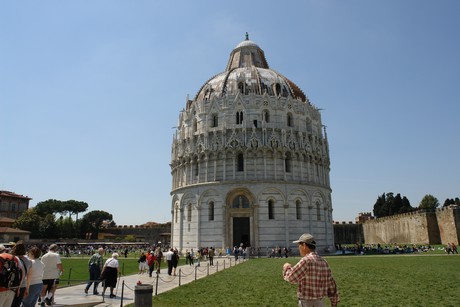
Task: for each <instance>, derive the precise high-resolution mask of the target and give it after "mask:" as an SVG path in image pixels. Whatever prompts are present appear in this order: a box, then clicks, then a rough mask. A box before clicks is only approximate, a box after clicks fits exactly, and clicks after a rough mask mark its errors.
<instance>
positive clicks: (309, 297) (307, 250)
mask: <svg viewBox="0 0 460 307" xmlns="http://www.w3.org/2000/svg"><path fill="white" fill-rule="evenodd" d="M293 243H297V244H298V245H299V252H300V255H301V256H302V259H300V261H299V262H298V263H297V264H296V265H295V266H294V267H292V266H291V264H290V263H285V264H284V265H283V278H284V280H285V281H287V282H289V283H291V284H297V285H298V287H297V298H298V299H299V301H298V306H299V307H323V306H326V305H325V302H324V298H325V297H329V299H330V301H331V307H336V306H337V304H338V301H339V294H338V291H337V285H336V283H335V280H334V278H333V277H332V272H331V269H330V268H329V265H328V263H327V262H326V260H324V259H323V258H321V257H320V256H319V255H318V254H317V253H316V242H315V240H314V238H313V236H312V235H311V234H308V233H304V234H303V235H301V236H300V238H299V239H298V240H296V241H293Z"/></svg>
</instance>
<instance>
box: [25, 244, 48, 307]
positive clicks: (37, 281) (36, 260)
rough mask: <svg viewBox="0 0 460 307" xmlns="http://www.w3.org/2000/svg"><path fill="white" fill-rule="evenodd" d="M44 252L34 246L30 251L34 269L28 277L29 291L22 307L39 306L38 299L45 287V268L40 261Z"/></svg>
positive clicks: (32, 268)
mask: <svg viewBox="0 0 460 307" xmlns="http://www.w3.org/2000/svg"><path fill="white" fill-rule="evenodd" d="M41 254H42V251H41V250H40V249H39V248H38V247H36V246H33V247H32V248H31V249H30V250H29V259H30V261H32V267H31V268H30V270H29V276H27V289H29V290H28V295H27V296H25V297H24V299H23V300H22V305H21V307H34V306H35V304H37V300H38V297H39V296H40V292H41V290H42V287H43V270H44V269H45V266H44V264H43V262H42V261H41V260H40V256H41Z"/></svg>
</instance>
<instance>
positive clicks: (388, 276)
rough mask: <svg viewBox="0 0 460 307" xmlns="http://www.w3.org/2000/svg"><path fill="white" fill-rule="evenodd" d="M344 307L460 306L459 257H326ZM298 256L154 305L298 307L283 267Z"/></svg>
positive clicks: (210, 281)
mask: <svg viewBox="0 0 460 307" xmlns="http://www.w3.org/2000/svg"><path fill="white" fill-rule="evenodd" d="M326 259H327V261H328V262H329V264H330V266H331V268H332V271H333V275H334V277H335V279H336V281H337V285H338V288H339V292H340V297H341V302H340V306H457V305H459V302H460V291H458V289H459V286H458V285H459V284H460V273H459V272H460V256H459V255H445V254H442V255H436V254H421V255H382V256H332V257H326ZM286 260H287V261H288V262H290V263H292V264H295V263H296V262H297V261H298V260H299V258H288V259H267V258H262V259H251V260H250V261H247V262H245V263H242V264H239V265H237V266H235V267H232V268H229V269H227V270H225V271H222V272H219V273H217V274H213V275H210V276H208V277H206V278H203V279H199V280H197V281H195V282H193V283H190V284H186V285H183V286H181V287H179V288H176V289H174V290H171V291H168V292H166V293H162V294H160V295H158V296H154V297H153V305H154V306H228V305H239V306H296V286H295V285H291V284H288V283H287V282H285V281H283V279H282V277H281V269H282V265H283V263H284V262H286Z"/></svg>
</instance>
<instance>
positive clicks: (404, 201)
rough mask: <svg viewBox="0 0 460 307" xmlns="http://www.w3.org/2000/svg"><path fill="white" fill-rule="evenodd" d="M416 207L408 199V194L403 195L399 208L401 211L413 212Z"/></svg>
mask: <svg viewBox="0 0 460 307" xmlns="http://www.w3.org/2000/svg"><path fill="white" fill-rule="evenodd" d="M414 210H415V209H414V208H413V207H412V206H411V205H410V202H409V200H408V199H407V197H406V196H404V197H403V199H402V206H401V209H399V213H406V212H412V211H414Z"/></svg>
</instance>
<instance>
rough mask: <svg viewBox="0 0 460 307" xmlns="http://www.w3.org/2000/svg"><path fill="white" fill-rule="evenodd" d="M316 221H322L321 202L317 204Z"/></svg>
mask: <svg viewBox="0 0 460 307" xmlns="http://www.w3.org/2000/svg"><path fill="white" fill-rule="evenodd" d="M316 219H317V220H318V221H321V205H320V203H319V202H317V203H316Z"/></svg>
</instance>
